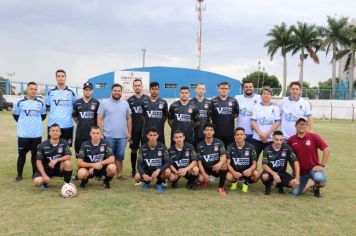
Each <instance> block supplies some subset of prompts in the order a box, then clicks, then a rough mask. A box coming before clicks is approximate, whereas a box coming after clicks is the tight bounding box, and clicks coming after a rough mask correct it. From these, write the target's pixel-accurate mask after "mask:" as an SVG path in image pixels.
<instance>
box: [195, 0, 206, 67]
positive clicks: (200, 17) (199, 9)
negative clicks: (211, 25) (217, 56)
mask: <svg viewBox="0 0 356 236" xmlns="http://www.w3.org/2000/svg"><path fill="white" fill-rule="evenodd" d="M203 2H204V0H197V5H196V7H195V10H196V12H197V14H198V21H199V28H198V37H197V47H198V48H197V58H198V65H197V70H200V68H201V36H202V28H203V27H202V26H203V11H205V10H206V5H203Z"/></svg>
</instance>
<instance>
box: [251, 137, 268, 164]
mask: <svg viewBox="0 0 356 236" xmlns="http://www.w3.org/2000/svg"><path fill="white" fill-rule="evenodd" d="M271 143H272V142H268V143H263V142H262V141H260V140H257V139H252V141H251V144H252V145H253V146H254V147H255V150H256V156H257V162H258V159H259V157H260V154H261V152H262V151H263V150H264V149H265V148H266V147H267V146H268V145H270V144H271Z"/></svg>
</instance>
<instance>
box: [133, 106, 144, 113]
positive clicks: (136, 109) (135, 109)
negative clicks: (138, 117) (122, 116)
mask: <svg viewBox="0 0 356 236" xmlns="http://www.w3.org/2000/svg"><path fill="white" fill-rule="evenodd" d="M132 109H133V110H134V113H135V114H142V107H133V108H132Z"/></svg>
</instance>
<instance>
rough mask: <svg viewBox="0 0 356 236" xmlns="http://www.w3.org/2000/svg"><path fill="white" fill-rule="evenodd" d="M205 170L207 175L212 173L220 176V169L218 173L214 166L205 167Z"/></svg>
mask: <svg viewBox="0 0 356 236" xmlns="http://www.w3.org/2000/svg"><path fill="white" fill-rule="evenodd" d="M204 170H205V173H206V174H207V175H212V176H214V177H219V176H220V173H219V172H220V171H219V172H218V173H216V172H215V171H213V168H206V167H204Z"/></svg>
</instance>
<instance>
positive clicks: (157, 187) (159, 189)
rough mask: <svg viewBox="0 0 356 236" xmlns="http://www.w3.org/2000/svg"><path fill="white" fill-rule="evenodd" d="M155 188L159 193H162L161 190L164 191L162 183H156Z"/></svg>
mask: <svg viewBox="0 0 356 236" xmlns="http://www.w3.org/2000/svg"><path fill="white" fill-rule="evenodd" d="M156 190H157V191H158V192H159V193H163V192H164V188H163V185H162V184H156Z"/></svg>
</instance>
